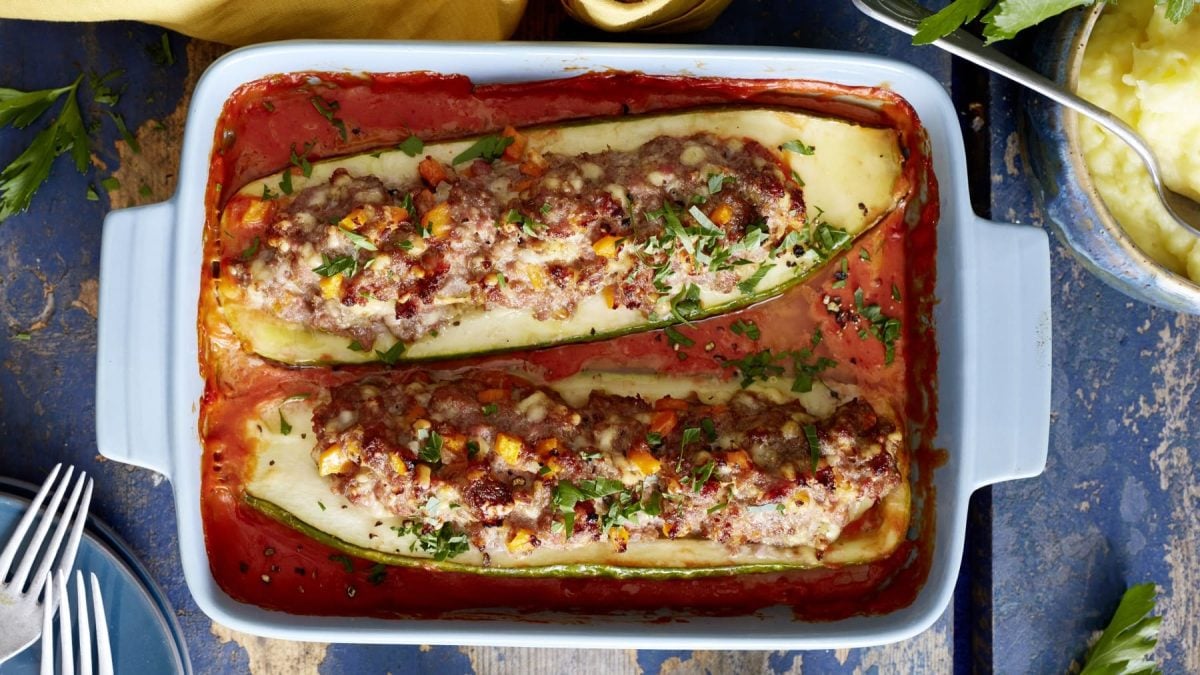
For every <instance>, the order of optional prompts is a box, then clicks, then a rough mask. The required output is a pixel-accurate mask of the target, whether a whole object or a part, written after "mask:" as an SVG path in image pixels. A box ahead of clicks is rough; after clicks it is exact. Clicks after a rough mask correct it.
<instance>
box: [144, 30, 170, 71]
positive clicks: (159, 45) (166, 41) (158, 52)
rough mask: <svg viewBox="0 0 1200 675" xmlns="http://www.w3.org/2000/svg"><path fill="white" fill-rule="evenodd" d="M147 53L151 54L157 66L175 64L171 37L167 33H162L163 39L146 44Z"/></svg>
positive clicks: (151, 58)
mask: <svg viewBox="0 0 1200 675" xmlns="http://www.w3.org/2000/svg"><path fill="white" fill-rule="evenodd" d="M146 53H148V54H150V60H151V61H152V62H153V63H154V65H156V66H173V65H175V54H174V53H172V52H171V39H170V38H169V37H168V36H167V34H166V33H163V34H162V39H161V40H159V41H158V42H152V43H150V44H148V45H146Z"/></svg>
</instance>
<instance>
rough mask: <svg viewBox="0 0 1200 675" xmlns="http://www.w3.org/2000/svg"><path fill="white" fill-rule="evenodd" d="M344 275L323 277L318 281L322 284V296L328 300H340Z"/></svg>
mask: <svg viewBox="0 0 1200 675" xmlns="http://www.w3.org/2000/svg"><path fill="white" fill-rule="evenodd" d="M343 278H344V277H342V275H340V274H335V275H333V276H331V277H321V280H320V281H318V282H317V284H319V285H320V286H321V296H322V297H324V298H326V299H328V300H340V299H341V297H342V279H343Z"/></svg>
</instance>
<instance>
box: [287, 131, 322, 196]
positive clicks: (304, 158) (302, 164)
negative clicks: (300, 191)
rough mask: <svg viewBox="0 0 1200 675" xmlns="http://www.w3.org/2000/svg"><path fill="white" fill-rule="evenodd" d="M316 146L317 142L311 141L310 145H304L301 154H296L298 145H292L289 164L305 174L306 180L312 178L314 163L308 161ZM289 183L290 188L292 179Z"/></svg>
mask: <svg viewBox="0 0 1200 675" xmlns="http://www.w3.org/2000/svg"><path fill="white" fill-rule="evenodd" d="M314 145H316V141H309V142H308V143H305V144H304V149H302V150H301V151H300V152H296V144H295V143H292V150H291V156H290V157H289V158H288V162H290V163H291V165H292V166H294V167H296V168H298V169H300V173H301V174H303V175H304V177H305V178H308V177H309V176H312V162H310V161H308V153H310V152H312V149H313V146H314ZM285 175H290V173H289V174H285ZM288 183H289V186H290V184H291V179H290V178H289V179H288ZM288 194H291V192H290V191H289V192H288Z"/></svg>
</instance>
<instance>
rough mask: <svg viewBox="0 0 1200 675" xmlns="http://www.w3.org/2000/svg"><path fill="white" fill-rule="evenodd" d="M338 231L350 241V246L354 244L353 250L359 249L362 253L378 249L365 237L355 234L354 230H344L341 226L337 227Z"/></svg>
mask: <svg viewBox="0 0 1200 675" xmlns="http://www.w3.org/2000/svg"><path fill="white" fill-rule="evenodd" d="M338 229H339V230H341V231H342V234H344V235H346V238H347V239H349V240H350V243H351V244H354V247H355V248H361V249H363V250H364V251H378V250H379V247H378V246H376V245H375V244H374V243H372V242H371V240H370V239H367V238H366V237H364V236H362V235H361V234H359V233H357V232H355V231H354V230H350V229H346V228H344V227H341V226H339V227H338Z"/></svg>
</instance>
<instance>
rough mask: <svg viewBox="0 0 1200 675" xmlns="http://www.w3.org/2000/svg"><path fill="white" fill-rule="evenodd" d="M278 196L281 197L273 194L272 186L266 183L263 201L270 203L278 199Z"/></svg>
mask: <svg viewBox="0 0 1200 675" xmlns="http://www.w3.org/2000/svg"><path fill="white" fill-rule="evenodd" d="M278 196H279V195H277V194H275V193H274V192H271V186H270V185H267V184H266V183H263V193H262V199H263V201H264V202H266V201H270V200H272V199H275V198H276V197H278Z"/></svg>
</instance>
